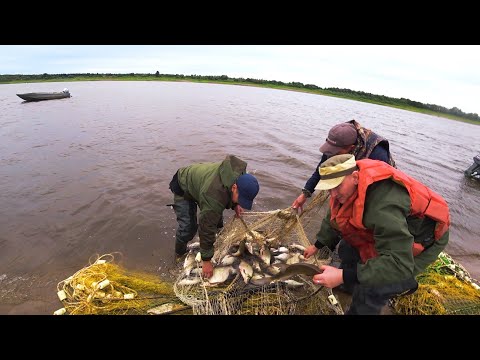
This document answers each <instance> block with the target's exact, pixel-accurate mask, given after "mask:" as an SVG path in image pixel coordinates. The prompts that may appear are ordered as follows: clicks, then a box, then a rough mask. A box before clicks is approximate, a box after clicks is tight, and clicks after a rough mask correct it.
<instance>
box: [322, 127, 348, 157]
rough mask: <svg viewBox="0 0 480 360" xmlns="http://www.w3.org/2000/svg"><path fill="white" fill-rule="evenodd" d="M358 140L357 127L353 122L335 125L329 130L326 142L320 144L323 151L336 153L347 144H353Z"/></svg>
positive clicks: (331, 153)
mask: <svg viewBox="0 0 480 360" xmlns="http://www.w3.org/2000/svg"><path fill="white" fill-rule="evenodd" d="M356 141H357V129H355V126H353V124H351V123H348V122H346V123H341V124H338V125H335V126H334V127H332V128H331V129H330V131H329V132H328V137H327V139H326V142H325V143H324V144H323V145H322V146H320V152H321V153H324V154H325V153H327V154H330V155H336V154H337V153H338V152H339V151H340V150H342V148H344V147H345V146H349V145H353V144H355V142H356Z"/></svg>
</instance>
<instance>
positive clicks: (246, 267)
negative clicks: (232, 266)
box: [239, 260, 253, 284]
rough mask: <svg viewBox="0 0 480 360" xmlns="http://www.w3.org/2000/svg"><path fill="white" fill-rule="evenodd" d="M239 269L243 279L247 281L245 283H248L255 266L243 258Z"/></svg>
mask: <svg viewBox="0 0 480 360" xmlns="http://www.w3.org/2000/svg"><path fill="white" fill-rule="evenodd" d="M239 269H240V274H241V275H242V277H243V281H244V282H245V284H248V282H249V281H250V279H251V278H252V276H253V268H252V267H251V266H250V264H249V263H247V262H246V261H245V260H241V261H240V265H239Z"/></svg>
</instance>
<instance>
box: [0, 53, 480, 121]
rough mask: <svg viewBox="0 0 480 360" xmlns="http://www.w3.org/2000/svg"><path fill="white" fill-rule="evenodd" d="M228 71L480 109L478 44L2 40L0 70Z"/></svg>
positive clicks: (231, 74) (467, 110)
mask: <svg viewBox="0 0 480 360" xmlns="http://www.w3.org/2000/svg"><path fill="white" fill-rule="evenodd" d="M157 71H158V72H159V73H161V74H183V75H193V74H196V75H227V76H229V77H234V78H239V77H243V78H247V77H248V78H255V79H264V80H277V81H283V82H286V83H287V82H301V83H304V84H314V85H317V86H319V87H322V88H328V87H337V88H344V89H350V90H356V91H364V92H368V93H372V94H377V95H385V96H390V97H394V98H402V97H403V98H407V99H410V100H413V101H418V102H421V103H424V104H435V105H440V106H444V107H446V108H448V109H451V108H453V107H457V108H459V109H460V110H462V111H463V112H465V113H476V114H480V102H479V99H480V45H0V74H2V75H5V74H43V73H48V74H64V73H65V74H68V73H150V74H153V73H155V72H157Z"/></svg>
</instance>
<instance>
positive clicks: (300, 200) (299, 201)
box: [292, 193, 307, 214]
mask: <svg viewBox="0 0 480 360" xmlns="http://www.w3.org/2000/svg"><path fill="white" fill-rule="evenodd" d="M305 201H307V197H306V196H305V194H304V193H301V194H300V196H299V197H297V198H296V199H295V201H294V202H293V203H292V209H295V210H297V209H300V212H299V214H301V213H302V211H303V204H305ZM297 212H298V210H297Z"/></svg>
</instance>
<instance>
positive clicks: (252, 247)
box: [245, 241, 259, 255]
mask: <svg viewBox="0 0 480 360" xmlns="http://www.w3.org/2000/svg"><path fill="white" fill-rule="evenodd" d="M245 248H246V249H247V251H248V252H249V253H250V254H252V255H257V254H258V253H259V246H258V243H253V242H250V241H247V242H245Z"/></svg>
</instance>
